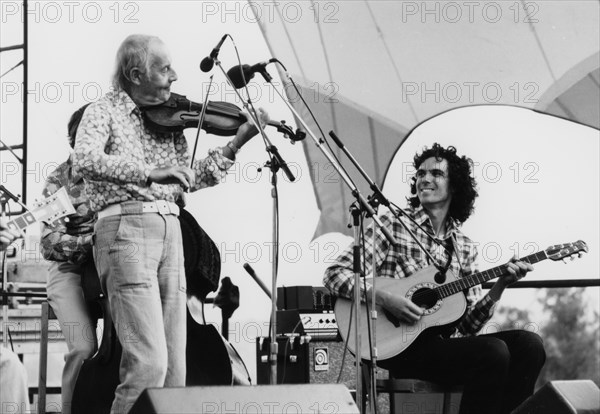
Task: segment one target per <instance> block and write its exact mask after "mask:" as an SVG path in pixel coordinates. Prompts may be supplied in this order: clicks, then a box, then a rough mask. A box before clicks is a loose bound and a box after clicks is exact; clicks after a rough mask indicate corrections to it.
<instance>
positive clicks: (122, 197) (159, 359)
mask: <svg viewBox="0 0 600 414" xmlns="http://www.w3.org/2000/svg"><path fill="white" fill-rule="evenodd" d="M176 80H177V74H176V72H175V70H174V69H173V68H172V66H171V58H170V56H169V53H168V51H167V48H166V46H165V44H164V43H163V42H162V41H161V40H160V39H159V38H157V37H153V36H146V35H131V36H129V37H127V38H126V39H125V40H124V41H123V43H122V44H121V46H120V48H119V50H118V52H117V62H116V69H115V73H114V78H113V86H114V90H113V91H111V92H109V93H107V94H106V95H105V96H104V97H102V98H101V99H100V100H99V101H97V102H94V103H92V104H91V105H90V106H89V107H88V108H87V109H86V111H85V114H84V116H83V119H82V121H81V124H80V127H79V130H78V133H77V141H76V146H75V152H74V155H75V162H74V167H75V171H76V172H77V173H79V174H81V175H82V176H83V177H84V178H86V179H87V182H88V184H87V186H86V193H88V195H89V197H90V206H91V208H92V210H94V211H97V212H98V221H97V223H96V226H95V242H94V243H95V244H94V258H95V263H96V267H97V269H98V274H99V277H100V283H101V286H102V288H103V290H104V291H105V292H106V293H107V296H108V301H109V307H110V311H111V313H112V316H113V319H114V321H115V324H116V328H117V333H118V336H119V340H120V342H121V344H122V346H123V357H122V359H121V366H120V385H119V386H118V387H117V390H116V395H115V400H114V401H113V405H112V409H111V413H126V412H128V411H129V410H130V408H131V406H132V405H133V404H134V403H135V401H136V400H137V398H138V396H139V395H140V393H141V392H142V391H143V390H144V389H146V388H148V387H177V386H184V385H185V376H186V372H185V371H186V360H185V354H186V353H185V348H186V311H185V309H186V282H185V272H184V257H183V245H182V236H181V230H180V224H179V220H178V218H177V215H178V214H179V208H178V206H177V205H176V204H175V202H176V201H178V200H179V199H180V198H181V196H182V193H183V192H184V191H186V190H191V191H195V190H199V189H201V188H204V187H208V186H213V185H216V184H218V183H219V182H220V181H221V180H222V179H223V177H224V176H225V175H226V172H227V170H228V169H229V168H230V167H231V166H232V165H233V161H234V160H235V154H236V152H237V151H238V150H239V149H240V148H241V147H242V146H243V145H244V144H245V143H246V142H248V141H249V140H250V139H251V138H252V137H253V136H255V135H256V134H257V132H258V131H257V129H256V127H255V126H254V125H253V124H252V123H250V122H246V123H244V124H242V125H241V126H240V128H239V129H238V131H237V133H236V135H235V137H234V138H233V139H232V140H231V141H230V142H229V143H228V144H227V145H225V146H223V147H221V148H216V149H212V150H210V151H209V152H208V156H207V157H206V158H205V159H203V160H197V161H195V162H194V164H193V166H192V168H189V167H188V166H189V164H190V153H189V151H188V145H187V143H186V140H185V137H184V135H183V133H182V132H170V133H161V132H157V131H153V130H151V129H148V128H147V125H145V124H144V119H143V117H142V114H141V112H140V108H142V107H145V106H150V105H157V104H161V103H164V102H166V101H167V100H168V99H169V96H170V94H171V84H172V83H173V82H175V81H176ZM259 118H260V123H261V124H262V125H264V123H266V122H268V115H267V114H266V113H265V112H264V111H262V110H260V111H259ZM262 125H261V126H262Z"/></svg>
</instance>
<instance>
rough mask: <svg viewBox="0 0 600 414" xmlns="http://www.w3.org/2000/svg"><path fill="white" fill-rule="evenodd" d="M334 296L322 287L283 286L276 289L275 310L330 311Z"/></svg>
mask: <svg viewBox="0 0 600 414" xmlns="http://www.w3.org/2000/svg"><path fill="white" fill-rule="evenodd" d="M334 306H335V296H333V295H332V294H331V293H329V290H328V289H327V288H326V287H323V286H287V287H286V286H284V287H278V288H277V309H279V310H303V311H317V312H320V311H323V310H325V311H332V310H333V308H334Z"/></svg>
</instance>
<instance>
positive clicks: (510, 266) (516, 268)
mask: <svg viewBox="0 0 600 414" xmlns="http://www.w3.org/2000/svg"><path fill="white" fill-rule="evenodd" d="M532 270H533V266H532V265H531V264H530V263H527V262H522V261H520V260H517V257H516V256H513V258H512V259H510V262H508V263H507V264H506V271H507V273H505V274H503V275H501V276H500V277H499V278H498V280H497V281H496V283H494V286H492V288H491V289H490V293H489V295H490V297H491V298H492V299H493V300H494V301H495V302H498V301H499V300H500V297H501V296H502V293H503V292H504V289H506V288H507V287H508V286H510V285H512V284H513V283H515V282H518V281H519V280H520V279H522V278H524V277H525V276H526V275H527V273H528V272H531V271H532Z"/></svg>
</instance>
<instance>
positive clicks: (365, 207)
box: [261, 70, 397, 407]
mask: <svg viewBox="0 0 600 414" xmlns="http://www.w3.org/2000/svg"><path fill="white" fill-rule="evenodd" d="M264 72H265V73H266V70H265V71H264ZM261 74H262V75H263V77H265V74H263V73H262V72H261ZM266 74H267V75H268V73H266ZM288 77H289V75H288ZM269 78H270V76H269ZM265 79H267V77H265ZM290 79H291V78H290ZM268 83H269V84H270V85H271V87H272V88H273V89H274V90H275V92H276V93H277V94H278V95H279V97H280V98H281V100H282V101H283V102H284V103H285V104H286V105H287V107H288V108H289V110H290V111H291V112H292V114H294V116H295V117H296V119H297V120H298V121H299V122H300V123H301V124H302V126H303V127H304V129H305V130H306V132H307V133H308V135H310V137H311V138H312V139H313V141H314V142H315V144H316V145H317V147H318V148H319V150H320V151H321V152H322V153H323V155H324V156H325V157H326V158H327V159H328V160H329V162H330V163H331V165H332V166H333V167H334V168H335V170H336V171H337V172H338V174H339V175H340V177H341V178H342V180H343V181H344V182H345V183H346V185H347V186H348V187H349V188H350V190H351V192H352V195H353V196H354V197H355V198H356V205H355V206H353V207H351V214H352V217H353V225H354V302H355V306H356V311H355V312H354V321H355V337H354V341H355V349H356V371H355V376H356V404H357V406H358V407H362V373H361V367H360V365H361V363H360V361H361V335H360V315H359V312H358V310H359V309H360V240H359V230H358V229H359V223H360V216H361V214H360V213H361V211H366V214H367V216H368V217H372V218H373V220H374V221H375V222H376V223H377V224H378V225H379V227H380V228H381V231H382V233H383V234H384V236H385V237H386V239H387V240H388V241H389V242H390V243H392V244H397V241H396V239H395V238H394V237H393V236H392V234H391V233H390V231H389V229H387V228H386V227H385V226H383V224H382V223H381V220H380V219H379V218H378V217H377V215H376V214H375V210H374V209H373V208H372V207H371V205H370V204H369V203H368V202H367V200H366V199H365V198H364V197H363V195H362V194H361V193H360V191H359V190H358V188H357V187H356V185H355V184H354V183H353V182H352V180H351V179H350V177H348V176H347V175H346V173H345V172H344V170H343V169H342V167H341V166H340V165H339V164H338V162H337V161H336V159H335V158H334V157H333V156H332V155H331V154H330V153H329V151H328V150H327V149H326V148H325V147H324V146H323V143H324V141H323V140H322V139H319V138H317V137H316V136H315V134H314V133H313V132H312V131H311V129H310V128H309V126H308V125H307V124H306V122H304V120H303V119H302V117H301V116H300V115H299V114H298V112H297V111H296V110H295V109H294V108H293V107H292V106H291V105H290V103H289V102H288V101H287V100H286V99H285V98H284V97H283V95H282V94H281V92H280V91H279V90H278V89H277V88H275V87H273V85H272V83H271V82H268Z"/></svg>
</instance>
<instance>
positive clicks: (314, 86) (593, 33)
mask: <svg viewBox="0 0 600 414" xmlns="http://www.w3.org/2000/svg"><path fill="white" fill-rule="evenodd" d="M251 3H252V2H251ZM298 8H301V10H300V13H299V12H298V10H297V9H298ZM291 9H294V10H295V13H294V14H293V15H292V14H290V10H291ZM274 10H275V13H274V14H273V16H272V17H273V18H271V19H265V18H260V17H261V16H259V13H255V14H256V17H257V21H258V22H259V24H260V27H261V30H262V32H263V34H264V37H265V39H266V41H267V44H268V45H269V48H270V50H271V52H272V54H273V56H274V57H277V58H278V59H279V60H280V61H282V62H283V63H284V64H285V66H286V69H287V71H284V70H281V71H280V73H281V75H282V79H283V81H284V82H286V81H288V76H289V77H291V78H292V79H293V80H294V81H295V82H296V83H297V84H299V86H300V88H301V90H302V93H303V96H304V97H305V98H306V100H307V101H308V105H309V106H310V107H311V109H312V111H313V112H315V113H316V117H317V119H318V122H319V124H320V125H321V126H322V128H323V130H324V132H325V135H327V133H328V132H329V131H330V130H334V131H335V132H336V133H337V135H338V136H339V137H340V138H341V139H342V141H343V142H344V144H345V145H346V146H347V147H348V149H349V150H350V152H351V153H352V154H353V155H354V156H355V158H356V159H357V160H358V162H359V163H360V164H361V165H362V167H363V168H364V169H365V171H366V172H367V173H368V174H369V176H370V177H371V178H372V179H373V180H374V181H376V183H377V184H378V185H380V186H381V184H382V182H383V179H384V177H385V171H386V169H387V167H388V165H389V163H390V161H391V159H392V157H393V155H394V153H395V150H396V149H397V148H398V147H399V146H400V145H401V144H402V142H403V141H404V140H405V138H406V136H407V134H408V133H409V132H410V131H411V130H413V129H414V128H415V127H416V126H418V125H419V124H421V123H423V122H424V121H426V120H427V119H429V118H431V117H434V116H436V115H438V114H440V113H442V112H446V111H448V110H451V109H455V108H459V107H464V106H470V105H485V104H494V105H514V106H520V107H524V108H529V109H534V110H536V111H540V112H544V113H549V114H552V115H556V116H559V117H563V118H566V119H569V120H572V121H575V122H579V123H582V124H585V125H588V126H591V127H594V128H599V127H600V119H599V117H600V115H599V113H600V86H599V85H600V83H599V68H600V59H599V54H598V51H599V50H600V30H599V12H600V7H599V3H598V2H597V1H541V2H539V1H538V2H527V1H520V2H519V1H516V2H492V1H487V2H439V1H424V2H411V1H405V2H394V1H338V2H313V1H310V2H288V1H280V2H276V3H274ZM257 11H259V10H258V9H257ZM300 15H301V16H302V18H299V17H298V16H300ZM309 17H310V18H309ZM285 90H286V92H287V93H288V97H289V98H290V101H291V102H292V105H293V106H294V107H295V109H296V110H297V111H298V112H299V114H300V116H301V117H302V118H303V120H304V121H305V122H307V123H308V125H309V127H310V128H311V131H313V132H314V133H315V134H317V135H318V136H319V137H320V134H319V133H318V129H317V128H316V125H315V124H314V122H312V121H311V119H310V117H309V116H308V111H307V110H306V109H305V108H304V105H303V104H302V103H301V102H300V100H299V99H297V98H298V97H297V96H294V94H295V92H294V91H293V89H292V88H289V87H286V89H285ZM292 98H294V99H292ZM432 138H435V137H432ZM304 150H305V153H306V156H307V159H308V161H309V166H310V171H311V174H312V179H313V183H314V188H315V194H316V197H317V202H318V205H319V208H320V209H321V219H320V221H319V224H318V227H317V229H316V231H315V237H316V236H319V235H321V234H325V233H328V232H336V231H337V232H342V233H346V234H349V230H348V228H347V223H346V221H347V219H346V217H347V216H348V214H347V211H348V206H349V204H350V203H351V202H352V195H351V192H350V190H349V189H348V188H347V187H346V186H345V184H344V183H343V182H341V180H340V178H339V177H338V176H337V174H335V172H334V171H333V170H332V166H331V165H330V163H329V162H328V161H327V159H326V158H325V157H324V156H323V155H322V153H321V150H320V149H319V148H318V147H317V145H315V143H314V142H313V141H311V140H309V139H308V138H307V140H306V141H305V142H304ZM334 152H335V153H339V150H337V149H335V150H334ZM340 158H341V159H342V160H343V164H344V165H346V166H348V165H349V163H348V162H347V161H346V160H345V158H346V157H345V156H343V155H340ZM349 169H350V170H352V171H354V169H353V168H350V167H349ZM351 176H353V177H354V178H356V182H357V185H358V187H359V189H360V190H361V191H364V192H365V193H364V194H365V195H368V194H369V191H368V188H367V186H366V184H364V180H362V179H360V178H359V176H358V174H356V173H351Z"/></svg>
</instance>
